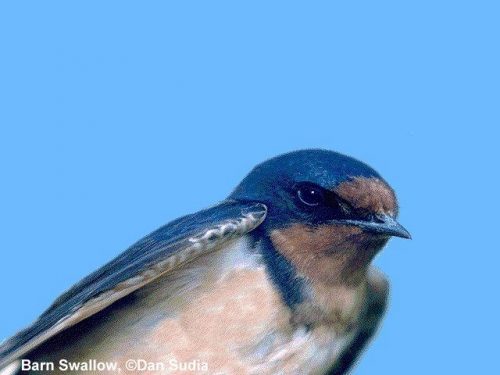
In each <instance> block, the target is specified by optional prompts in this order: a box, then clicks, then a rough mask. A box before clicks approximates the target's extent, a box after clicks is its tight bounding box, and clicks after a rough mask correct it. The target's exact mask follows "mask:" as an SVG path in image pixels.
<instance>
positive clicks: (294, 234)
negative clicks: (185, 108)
mask: <svg viewBox="0 0 500 375" xmlns="http://www.w3.org/2000/svg"><path fill="white" fill-rule="evenodd" d="M398 210H399V208H398V202H397V198H396V195H395V192H394V190H393V189H392V188H391V187H390V185H389V184H388V183H387V182H386V181H385V180H384V179H383V178H382V177H381V176H380V175H379V173H378V172H376V171H375V170H374V169H373V168H371V167H370V166H368V165H367V164H365V163H363V162H361V161H359V160H357V159H355V158H353V157H350V156H346V155H343V154H341V153H337V152H334V151H330V150H324V149H304V150H298V151H292V152H288V153H285V154H281V155H278V156H275V157H273V158H271V159H269V160H266V161H264V162H262V163H260V164H258V165H257V166H256V167H254V168H253V169H252V170H251V171H250V173H249V174H248V175H247V176H246V177H244V179H243V180H242V181H241V182H240V183H239V185H237V186H236V188H235V189H234V190H233V191H232V192H231V193H230V194H229V196H228V197H227V198H226V199H224V200H222V201H221V202H220V203H218V204H216V205H214V206H212V207H209V208H206V209H203V210H201V211H199V212H196V213H194V214H189V215H186V216H183V217H181V218H179V219H176V220H174V221H172V222H170V223H168V224H166V225H164V226H162V227H160V228H159V229H157V230H155V231H153V232H152V233H150V234H149V235H147V236H145V237H144V238H142V239H141V240H139V241H138V242H136V243H135V244H133V245H132V246H131V247H129V248H128V249H127V250H126V251H124V252H123V253H122V254H120V255H119V256H117V257H116V258H115V259H113V260H111V261H110V262H109V263H107V264H105V265H104V266H103V267H101V268H100V269H98V270H96V271H95V272H93V273H91V274H90V275H88V276H87V277H85V278H84V279H82V280H81V281H80V282H78V283H77V284H75V285H74V286H72V287H71V288H70V289H69V290H67V291H66V292H64V293H63V294H62V295H61V296H60V297H58V298H57V299H56V300H55V301H54V302H53V303H52V305H51V306H50V307H49V308H48V309H47V310H46V311H44V312H43V313H42V314H41V315H40V316H39V318H38V319H37V320H36V321H35V322H34V323H33V324H32V325H31V326H29V327H27V328H25V329H23V330H21V331H20V332H18V333H17V334H16V335H14V336H13V337H12V338H10V339H8V340H6V341H4V342H3V344H2V345H1V346H0V373H2V374H15V373H43V372H44V371H41V372H40V370H43V368H41V367H40V366H43V365H46V366H50V365H51V364H52V367H45V370H47V371H46V372H50V373H54V374H57V373H63V372H65V371H64V368H61V366H62V365H65V366H69V364H76V365H78V366H81V365H82V364H83V365H87V366H89V367H88V369H91V370H94V371H96V372H94V373H102V371H98V370H96V368H98V365H99V364H102V363H112V364H113V363H114V364H117V366H118V369H119V371H120V372H121V373H123V374H128V373H130V374H133V373H141V374H157V373H158V374H159V373H182V371H181V370H182V365H183V364H184V365H185V366H188V365H189V366H191V368H190V369H191V370H193V371H194V372H198V373H217V374H332V375H335V374H345V373H347V372H349V371H351V369H352V368H353V366H354V364H355V363H356V362H357V360H358V358H359V356H360V354H361V353H362V352H363V350H364V349H365V347H366V346H367V344H368V342H370V340H371V338H372V337H373V336H374V334H375V333H376V331H377V330H378V327H379V325H380V322H381V320H382V317H383V316H384V313H385V311H386V307H387V301H388V293H389V284H388V281H387V278H386V276H385V275H384V274H383V273H382V272H381V271H379V270H377V269H376V268H375V267H374V266H373V265H372V260H373V259H374V257H375V256H376V255H377V254H378V253H379V252H380V250H381V249H382V248H383V247H384V246H385V245H386V243H387V242H388V240H389V239H390V238H391V237H400V238H406V239H408V238H411V236H410V233H409V232H408V231H407V230H406V229H405V228H404V227H403V226H402V225H401V224H399V223H398V221H397V216H398ZM62 360H64V361H65V362H63V363H61V361H62ZM131 360H132V361H135V362H134V363H135V365H134V366H135V367H133V368H131V367H130V366H129V362H130V361H131ZM76 365H75V366H76ZM139 365H142V367H143V368H142V369H141V368H139ZM160 365H162V366H163V367H162V368H161V369H160V367H161V366H160ZM37 366H38V367H37ZM92 366H94V367H93V368H92ZM164 366H167V368H166V369H165V367H164ZM173 366H177V367H175V368H174V367H173ZM74 369H76V370H75V371H74V372H73V373H78V372H81V373H88V372H85V371H83V370H85V369H84V368H83V367H74ZM88 369H86V370H87V371H88ZM48 370H50V371H48ZM100 370H102V369H100ZM160 370H161V371H160ZM166 370H168V371H167V372H162V371H166ZM2 371H3V372H2ZM37 371H38V372H37ZM66 372H67V371H66Z"/></svg>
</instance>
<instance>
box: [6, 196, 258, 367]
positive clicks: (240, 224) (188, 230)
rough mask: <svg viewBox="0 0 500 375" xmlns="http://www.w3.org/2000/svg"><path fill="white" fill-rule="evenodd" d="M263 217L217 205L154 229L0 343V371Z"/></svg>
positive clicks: (252, 209)
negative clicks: (33, 320) (27, 324)
mask: <svg viewBox="0 0 500 375" xmlns="http://www.w3.org/2000/svg"><path fill="white" fill-rule="evenodd" d="M266 212H267V209H266V206H264V205H263V204H260V203H254V202H248V203H242V202H237V201H223V202H222V203H220V204H219V205H216V206H214V207H211V208H208V209H206V210H203V211H199V212H197V213H195V214H191V215H187V216H184V217H181V218H179V219H177V220H174V221H172V222H170V223H168V224H166V225H164V226H163V227H161V228H159V229H157V230H156V231H154V232H152V233H151V234H149V235H148V236H146V237H144V238H143V239H141V240H139V241H138V242H137V243H135V244H134V245H132V246H131V247H130V248H128V249H127V250H126V251H125V252H123V253H122V254H121V255H119V256H118V257H116V258H115V259H113V260H112V261H110V262H109V263H107V264H106V265H104V266H103V267H101V268H100V269H98V270H97V271H95V272H93V273H92V274H90V275H88V276H87V277H85V278H84V279H83V280H81V281H80V282H78V283H77V284H75V285H74V286H73V287H71V288H70V289H69V290H68V291H66V292H65V293H64V294H62V295H61V296H60V297H59V298H57V299H56V300H55V301H54V303H53V304H52V305H51V306H50V307H49V308H48V309H47V310H46V311H45V312H44V313H43V314H42V315H41V316H40V317H39V318H38V319H37V320H36V321H35V322H34V323H33V324H32V325H31V326H29V327H28V328H26V329H24V330H22V331H20V332H18V333H17V334H16V335H15V336H13V337H12V338H10V339H9V340H7V341H6V342H5V343H3V344H2V345H1V346H0V369H1V368H3V367H4V366H6V365H8V364H9V363H11V362H12V361H14V360H16V359H18V358H20V357H22V356H23V355H25V354H26V353H29V352H30V351H32V350H33V349H34V348H36V347H37V346H39V345H40V344H42V343H43V342H45V341H47V340H48V339H50V338H51V337H53V336H55V335H57V334H58V333H60V332H62V331H64V330H66V329H67V328H69V327H71V326H73V325H75V324H77V323H79V322H81V321H82V320H84V319H87V318H88V317H90V316H92V315H94V314H96V313H97V312H99V311H101V310H103V309H104V308H105V307H107V306H109V305H111V304H112V303H114V302H116V301H117V300H119V299H121V298H123V297H125V296H126V295H128V294H130V293H132V292H133V291H135V290H137V289H139V288H141V287H143V286H144V285H146V284H148V283H150V282H151V281H153V280H155V279H156V278H158V277H160V276H161V275H164V274H165V273H168V272H170V271H171V270H173V269H176V268H179V267H181V266H182V265H184V264H185V263H187V262H190V261H192V260H193V259H195V258H197V257H199V256H200V255H203V254H206V253H208V252H210V251H214V250H216V249H217V248H220V246H221V245H222V244H224V243H225V242H227V241H228V240H231V239H234V238H236V237H239V236H242V235H244V234H246V233H248V232H250V231H252V230H253V229H255V228H256V227H257V226H259V225H260V223H262V221H263V220H264V218H265V216H266Z"/></svg>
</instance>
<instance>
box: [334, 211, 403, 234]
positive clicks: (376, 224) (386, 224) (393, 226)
mask: <svg viewBox="0 0 500 375" xmlns="http://www.w3.org/2000/svg"><path fill="white" fill-rule="evenodd" d="M343 222H344V223H346V224H349V225H355V226H358V227H360V228H362V229H364V230H366V231H367V232H373V233H379V234H383V235H386V236H395V237H401V238H408V239H411V234H410V232H408V231H407V230H406V229H405V228H404V227H403V226H402V225H401V224H399V223H398V222H397V221H396V220H394V219H393V218H392V217H390V216H389V215H385V214H380V215H376V216H375V217H374V219H373V220H371V221H363V220H345V221H343Z"/></svg>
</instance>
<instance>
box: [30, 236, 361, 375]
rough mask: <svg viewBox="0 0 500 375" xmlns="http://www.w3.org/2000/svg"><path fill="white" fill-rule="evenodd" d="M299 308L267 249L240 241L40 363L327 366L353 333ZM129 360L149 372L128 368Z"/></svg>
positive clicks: (155, 368) (48, 351)
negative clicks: (299, 319)
mask: <svg viewBox="0 0 500 375" xmlns="http://www.w3.org/2000/svg"><path fill="white" fill-rule="evenodd" d="M291 314H292V313H291V310H290V309H289V308H288V307H287V305H286V304H284V303H283V301H282V298H281V296H280V295H279V292H278V290H277V289H276V288H275V287H274V285H273V284H272V281H271V280H270V279H269V277H268V275H267V273H266V269H265V266H264V264H263V262H262V261H261V259H260V256H259V255H258V252H256V251H255V249H251V247H250V245H249V241H248V240H247V239H246V238H241V239H238V240H235V241H234V242H231V243H230V244H229V245H226V246H225V247H224V248H222V249H219V250H217V251H216V252H214V253H212V254H210V255H207V256H203V257H201V258H198V259H197V260H195V261H193V262H192V263H190V264H189V265H186V266H184V267H183V268H182V269H179V270H176V271H175V272H172V273H170V274H168V275H166V276H163V277H161V278H159V279H157V280H156V281H154V282H152V283H151V284H149V285H147V286H145V287H143V288H142V289H140V290H138V291H137V292H135V293H134V294H133V295H131V296H128V297H126V298H124V299H123V300H122V301H118V302H117V303H115V304H114V305H112V306H110V307H108V308H107V309H105V310H103V311H101V312H100V313H98V314H96V316H93V317H91V318H89V319H87V320H86V321H84V322H82V323H80V324H78V325H77V326H75V327H72V328H70V329H69V330H68V331H67V332H64V333H63V334H61V335H59V336H58V337H56V338H55V339H54V340H51V341H50V342H49V343H47V344H46V345H44V346H42V347H41V348H40V349H39V350H37V352H36V353H34V357H32V361H39V362H40V361H46V362H54V363H55V369H54V371H52V372H51V373H53V374H54V373H58V370H59V369H58V362H59V361H60V360H61V359H65V360H66V361H68V362H71V363H72V362H75V363H84V362H88V363H89V364H92V363H94V364H96V363H98V362H102V363H104V362H105V363H116V364H117V366H118V367H119V368H121V370H122V371H121V373H122V374H127V373H130V374H135V373H141V374H176V373H179V374H180V373H185V372H186V371H187V370H186V368H188V367H189V371H190V372H195V373H197V372H199V373H205V374H206V373H223V374H274V373H285V374H302V373H322V372H324V371H326V370H327V369H328V368H329V367H330V366H331V365H332V364H333V363H334V362H335V359H336V358H337V357H338V356H339V354H340V353H341V352H342V350H343V349H344V348H345V347H346V346H347V345H348V344H349V343H350V342H351V340H352V339H353V336H354V333H346V332H343V333H337V332H336V330H335V329H333V328H332V326H330V325H318V326H316V327H315V328H313V329H306V328H305V327H304V326H301V325H297V324H294V323H291V322H292V321H293V319H291V318H292V316H291ZM91 361H92V362H91ZM93 361H95V362H93ZM127 361H128V362H127ZM130 361H135V363H136V364H137V365H138V366H139V365H140V366H142V367H141V368H142V370H140V369H139V368H136V370H132V371H128V365H127V363H130ZM60 372H61V373H64V371H60ZM66 373H67V371H66ZM72 373H78V371H76V372H72ZM82 373H83V371H82ZM84 373H85V374H89V373H96V374H97V373H103V372H102V371H95V372H93V371H85V372H84Z"/></svg>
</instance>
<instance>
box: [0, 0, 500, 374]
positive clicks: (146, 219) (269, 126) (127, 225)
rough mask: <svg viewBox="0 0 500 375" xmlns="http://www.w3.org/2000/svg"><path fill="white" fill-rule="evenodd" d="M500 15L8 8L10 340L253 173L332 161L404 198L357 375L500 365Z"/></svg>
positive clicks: (4, 48) (4, 9)
mask: <svg viewBox="0 0 500 375" xmlns="http://www.w3.org/2000/svg"><path fill="white" fill-rule="evenodd" d="M498 12H499V7H498V3H495V2H493V1H490V2H488V1H474V2H473V1H453V2H452V1H440V2H436V1H412V2H396V1H393V2H390V1H381V2H380V1H378V2H315V3H307V4H306V3H298V2H272V3H271V2H251V3H243V2H218V1H215V2H195V1H185V2H176V3H174V2H157V1H150V2H142V3H140V2H128V1H120V2H118V1H109V2H51V1H46V2H31V3H30V2H28V3H22V4H21V3H19V2H11V3H10V4H9V3H5V2H3V3H2V4H1V5H0V51H1V58H0V108H1V109H0V175H1V179H0V234H1V242H0V252H1V259H2V260H1V262H0V269H1V272H0V293H1V296H2V300H3V302H2V304H1V305H2V308H1V309H0V337H6V336H9V335H11V334H13V333H14V332H15V331H16V330H18V329H19V328H21V327H23V326H25V325H27V324H28V323H29V322H31V321H32V320H33V319H34V318H35V317H36V316H37V315H38V314H39V313H40V312H41V311H42V310H43V309H44V308H46V307H47V306H48V305H49V304H50V302H51V301H52V300H53V299H54V298H55V297H56V296H57V295H59V294H60V293H61V292H62V291H63V290H65V289H66V288H67V287H69V286H70V285H71V284H72V283H74V282H76V281H78V280H79V279H80V278H81V277H83V276H85V275H86V274H88V273H89V272H91V271H93V270H94V269H96V268H97V267H99V266H100V265H102V264H103V263H104V262H106V261H108V260H110V259H111V258H112V257H114V256H115V255H117V254H118V253H120V252H121V251H122V250H124V249H125V248H126V247H127V246H128V245H130V244H131V243H133V242H134V241H135V240H137V239H138V238H140V237H142V236H143V235H145V234H147V233H148V232H150V231H151V230H153V229H155V228H156V227H158V226H160V225H162V224H164V223H165V222H167V221H169V220H171V219H174V218H176V217H178V216H180V215H182V214H186V213H189V212H193V211H197V210H199V209H201V208H203V207H206V206H209V205H211V204H213V203H214V202H216V201H218V200H221V199H223V198H224V197H225V196H226V195H227V194H228V193H229V192H230V191H231V189H232V188H233V187H234V186H235V185H236V184H237V183H238V182H239V180H240V179H241V178H242V177H243V176H244V175H245V174H246V173H247V172H248V171H249V170H250V168H251V167H252V166H254V165H255V164H256V163H258V162H260V161H263V160H265V159H266V158H268V157H271V156H273V155H276V154H278V153H281V152H285V151H290V150H294V149H298V148H307V147H322V148H327V149H333V150H337V151H340V152H344V153H347V154H350V155H353V156H355V157H357V158H359V159H361V160H363V161H365V162H367V163H369V164H370V165H372V166H373V167H374V168H375V169H377V170H378V171H379V172H380V173H381V174H382V175H383V176H384V177H385V178H386V179H387V180H388V181H389V182H390V183H391V184H392V185H393V187H394V188H395V190H396V191H397V193H398V195H399V199H400V205H401V216H400V219H401V222H402V223H403V224H404V225H405V226H406V227H407V228H408V229H409V230H410V231H411V232H412V234H413V238H414V239H413V240H412V241H403V240H400V239H394V240H392V241H391V242H390V243H389V245H388V246H387V248H386V249H385V250H384V252H383V253H382V254H381V255H380V256H379V257H378V258H377V260H376V264H377V266H379V267H380V268H381V269H382V270H383V271H384V272H385V273H386V274H387V275H388V277H389V278H390V280H391V284H392V294H391V304H390V308H389V312H388V314H387V316H386V319H385V322H384V325H383V328H382V330H381V332H380V334H379V335H378V337H377V338H376V340H375V342H374V343H373V344H372V346H371V347H370V348H369V350H368V351H367V352H366V353H365V355H364V357H363V359H362V361H361V362H360V364H359V366H358V367H357V371H356V374H374V373H383V374H401V373H404V374H422V373H460V374H468V373H471V372H472V371H475V372H479V373H491V372H492V370H493V369H494V368H498V354H497V351H498V350H497V347H498V344H497V336H498V334H499V333H500V332H499V329H498V328H499V327H498V323H497V317H498V316H499V313H500V311H499V307H498V302H497V296H498V291H497V285H498V279H497V273H498V267H497V264H498V261H499V260H500V255H499V252H498V244H497V243H496V242H497V241H496V233H497V231H498V230H497V228H496V227H497V222H498V212H499V207H498V192H497V191H498V178H497V174H498V166H497V162H498V157H499V155H498V146H497V143H498V134H497V131H496V128H497V127H498V125H500V121H499V120H500V114H499V99H500V95H499V94H500V93H499V91H500V89H499V87H500V79H499V68H498V67H499V66H500V61H499V60H500V59H499V52H498V36H499V35H500V27H499V23H498V14H499V13H498Z"/></svg>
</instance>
